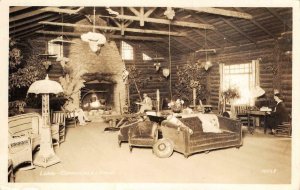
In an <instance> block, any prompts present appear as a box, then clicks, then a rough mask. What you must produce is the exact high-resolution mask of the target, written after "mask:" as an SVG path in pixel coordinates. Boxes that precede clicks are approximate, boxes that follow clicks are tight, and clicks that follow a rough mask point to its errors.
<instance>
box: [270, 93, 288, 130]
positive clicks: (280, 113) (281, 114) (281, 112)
mask: <svg viewBox="0 0 300 190" xmlns="http://www.w3.org/2000/svg"><path fill="white" fill-rule="evenodd" d="M274 100H275V101H276V102H277V104H276V106H275V108H274V110H273V111H272V112H268V114H270V115H268V117H267V118H266V119H267V120H266V125H267V127H268V128H270V129H271V132H270V134H274V132H275V128H276V127H277V126H278V125H280V124H282V123H283V122H288V121H289V114H288V112H287V110H286V108H285V106H284V103H283V100H282V97H281V95H280V94H274Z"/></svg>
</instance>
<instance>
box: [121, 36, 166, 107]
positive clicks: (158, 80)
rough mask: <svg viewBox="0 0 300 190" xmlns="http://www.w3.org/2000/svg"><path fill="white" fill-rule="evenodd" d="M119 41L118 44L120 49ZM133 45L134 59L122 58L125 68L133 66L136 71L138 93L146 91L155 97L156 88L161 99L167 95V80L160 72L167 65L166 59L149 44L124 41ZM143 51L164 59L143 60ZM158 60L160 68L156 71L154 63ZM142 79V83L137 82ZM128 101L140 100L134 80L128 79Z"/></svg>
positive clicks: (152, 97)
mask: <svg viewBox="0 0 300 190" xmlns="http://www.w3.org/2000/svg"><path fill="white" fill-rule="evenodd" d="M120 43H121V42H118V43H117V44H118V46H119V49H120ZM126 43H129V44H130V45H132V46H133V49H134V50H133V51H134V60H124V62H125V65H126V68H127V69H130V67H135V68H136V72H137V73H139V74H138V77H137V78H136V81H137V83H138V90H139V91H140V95H141V96H142V94H143V93H147V94H148V96H149V97H151V99H153V100H155V99H156V90H157V89H159V91H160V98H161V100H162V99H163V98H165V97H169V81H168V79H166V78H165V77H164V76H163V74H162V68H164V67H168V60H167V57H165V56H164V55H163V54H162V53H161V52H157V51H156V50H155V49H150V48H149V46H145V45H144V44H143V43H142V42H132V41H131V42H126ZM143 53H145V54H147V55H148V56H150V57H152V58H153V57H163V58H164V60H143ZM157 62H160V63H161V68H160V69H159V70H158V71H156V70H155V67H154V63H157ZM139 81H142V82H143V84H141V83H139ZM129 82H130V91H129V94H130V102H131V103H133V102H136V101H140V98H139V93H138V91H137V89H136V87H135V85H134V81H133V80H132V79H131V80H130V81H129Z"/></svg>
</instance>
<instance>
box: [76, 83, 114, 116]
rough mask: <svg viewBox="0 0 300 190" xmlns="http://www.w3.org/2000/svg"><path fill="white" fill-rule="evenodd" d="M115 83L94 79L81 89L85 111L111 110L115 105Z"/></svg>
mask: <svg viewBox="0 0 300 190" xmlns="http://www.w3.org/2000/svg"><path fill="white" fill-rule="evenodd" d="M113 94H114V83H112V82H109V81H104V80H101V81H99V80H93V81H89V82H86V83H85V87H84V88H83V89H82V90H81V105H82V109H83V110H84V111H93V110H96V111H109V110H111V109H112V108H113V107H114V98H113Z"/></svg>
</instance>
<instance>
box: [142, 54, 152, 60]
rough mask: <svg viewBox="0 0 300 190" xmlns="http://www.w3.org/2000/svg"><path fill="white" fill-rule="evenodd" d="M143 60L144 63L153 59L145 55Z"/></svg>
mask: <svg viewBox="0 0 300 190" xmlns="http://www.w3.org/2000/svg"><path fill="white" fill-rule="evenodd" d="M143 60H144V61H149V60H152V58H151V57H150V56H149V55H147V54H145V53H143Z"/></svg>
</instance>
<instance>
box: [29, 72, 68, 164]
mask: <svg viewBox="0 0 300 190" xmlns="http://www.w3.org/2000/svg"><path fill="white" fill-rule="evenodd" d="M60 92H63V89H62V87H61V85H60V84H59V83H58V82H56V81H52V80H49V77H48V75H47V76H46V78H45V79H44V80H38V81H36V82H34V83H32V85H31V86H30V87H29V89H28V92H27V93H34V94H41V95H42V122H43V123H42V127H41V129H40V136H41V145H40V151H39V152H38V154H37V156H36V158H35V159H34V161H33V163H34V165H37V166H41V167H48V166H51V165H53V164H56V163H59V162H60V159H59V158H58V157H57V156H56V155H55V152H54V149H53V145H52V136H51V128H50V119H49V118H50V117H49V94H58V93H60Z"/></svg>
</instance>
